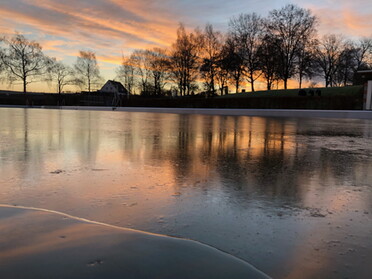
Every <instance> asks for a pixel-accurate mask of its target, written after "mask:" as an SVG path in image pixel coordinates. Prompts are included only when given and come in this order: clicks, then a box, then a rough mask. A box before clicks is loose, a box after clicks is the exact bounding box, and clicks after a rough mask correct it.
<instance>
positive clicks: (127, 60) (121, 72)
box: [116, 56, 135, 94]
mask: <svg viewBox="0 0 372 279" xmlns="http://www.w3.org/2000/svg"><path fill="white" fill-rule="evenodd" d="M134 71H135V68H134V62H133V61H132V59H131V57H125V56H123V57H122V62H121V65H120V67H119V68H118V69H116V75H117V77H118V79H119V80H120V81H121V82H122V83H123V85H124V87H125V88H126V89H127V90H128V92H129V93H131V94H133V92H134Z"/></svg>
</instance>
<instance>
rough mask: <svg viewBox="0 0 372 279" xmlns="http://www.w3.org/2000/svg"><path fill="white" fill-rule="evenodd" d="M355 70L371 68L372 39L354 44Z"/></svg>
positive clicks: (364, 39) (365, 39) (362, 39)
mask: <svg viewBox="0 0 372 279" xmlns="http://www.w3.org/2000/svg"><path fill="white" fill-rule="evenodd" d="M354 49H355V52H354V55H355V60H356V63H357V64H356V70H361V69H368V68H370V67H372V38H366V37H365V38H361V39H360V40H359V41H357V42H355V43H354Z"/></svg>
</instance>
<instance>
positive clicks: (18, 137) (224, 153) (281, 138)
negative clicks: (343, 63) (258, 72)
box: [0, 108, 372, 278]
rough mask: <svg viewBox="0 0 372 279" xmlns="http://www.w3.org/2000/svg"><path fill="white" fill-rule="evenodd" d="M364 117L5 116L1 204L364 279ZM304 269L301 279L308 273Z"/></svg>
mask: <svg viewBox="0 0 372 279" xmlns="http://www.w3.org/2000/svg"><path fill="white" fill-rule="evenodd" d="M371 138H372V122H371V121H367V120H344V119H343V120H333V119H283V118H260V117H225V116H201V115H177V114H155V113H129V112H127V113H126V112H100V111H60V110H37V109H33V110H24V109H6V108H2V109H0V183H1V188H0V201H1V203H8V204H20V205H24V206H33V207H42V208H47V209H52V210H57V211H62V212H66V213H68V214H72V215H75V216H80V217H83V218H88V219H92V220H96V221H101V222H106V223H110V224H114V225H120V226H125V227H132V228H136V229H141V230H145V231H149V232H154V233H161V234H168V235H174V236H181V237H187V238H191V239H195V240H199V241H201V242H204V243H207V244H210V245H212V246H215V247H218V248H220V249H222V250H225V251H227V252H229V253H231V254H233V255H236V256H238V257H241V258H243V259H245V260H247V261H249V262H250V263H252V264H254V265H255V266H257V267H258V268H259V269H261V270H263V271H264V272H266V273H268V274H269V275H272V276H274V277H276V278H298V277H299V274H301V277H302V278H306V277H308V278H314V277H323V278H332V277H334V278H339V277H340V276H341V275H342V276H344V277H355V278H363V277H365V278H367V275H368V274H369V273H368V272H371V268H370V266H369V264H368V263H369V261H370V259H371V258H372V240H371V238H370V235H372V222H371V218H372V217H371V216H372V182H371V181H372V144H371ZM306 274H307V276H306Z"/></svg>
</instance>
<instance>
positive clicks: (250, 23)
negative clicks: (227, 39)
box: [229, 13, 264, 92]
mask: <svg viewBox="0 0 372 279" xmlns="http://www.w3.org/2000/svg"><path fill="white" fill-rule="evenodd" d="M229 28H230V33H231V35H232V38H233V40H234V43H235V44H236V46H237V48H238V52H239V53H240V56H241V58H242V59H243V61H244V65H245V67H246V68H245V74H246V76H247V79H248V82H249V83H250V84H251V90H252V92H253V91H254V82H255V80H256V79H257V78H259V76H260V72H259V69H260V68H259V65H260V59H259V56H258V51H259V49H260V45H261V42H262V36H263V29H264V28H263V20H262V19H261V17H260V16H258V15H257V14H255V13H252V14H241V15H240V16H239V17H236V18H232V19H231V20H230V23H229Z"/></svg>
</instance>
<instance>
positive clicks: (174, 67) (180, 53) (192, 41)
mask: <svg viewBox="0 0 372 279" xmlns="http://www.w3.org/2000/svg"><path fill="white" fill-rule="evenodd" d="M200 47H201V35H200V31H198V30H195V33H192V32H191V33H187V32H186V30H185V27H184V26H183V25H182V24H180V26H179V27H178V30H177V40H176V42H175V43H174V44H173V45H172V49H171V52H170V58H171V63H170V66H171V77H172V78H173V80H174V81H175V82H176V83H177V85H178V88H179V91H180V94H181V96H182V95H189V94H190V93H191V91H192V88H193V83H194V82H195V81H196V79H197V77H198V70H199V53H200Z"/></svg>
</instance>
